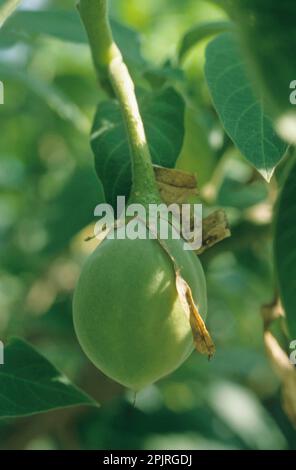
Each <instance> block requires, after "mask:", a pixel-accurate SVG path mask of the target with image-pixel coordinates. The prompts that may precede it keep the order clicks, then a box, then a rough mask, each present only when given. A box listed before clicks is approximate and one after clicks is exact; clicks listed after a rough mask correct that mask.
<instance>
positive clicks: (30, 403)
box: [0, 339, 98, 418]
mask: <svg viewBox="0 0 296 470" xmlns="http://www.w3.org/2000/svg"><path fill="white" fill-rule="evenodd" d="M74 405H92V406H98V404H97V403H96V402H95V401H94V400H93V399H92V398H90V397H89V396H87V395H86V394H85V393H83V392H82V391H81V390H79V389H78V388H76V387H75V386H74V385H72V384H71V383H70V381H69V380H68V379H67V378H66V377H65V376H64V375H63V374H61V372H59V371H58V370H57V369H56V368H55V367H54V366H53V365H52V364H51V363H50V362H48V360H47V359H45V358H44V357H43V356H41V355H40V354H39V353H38V352H37V351H36V350H35V349H34V348H32V347H31V346H30V345H29V344H28V343H26V342H25V341H23V340H21V339H13V340H12V341H11V342H10V343H9V344H8V346H7V347H6V348H5V350H4V365H0V418H8V417H17V416H26V415H32V414H35V413H42V412H45V411H49V410H53V409H57V408H64V407H69V406H74Z"/></svg>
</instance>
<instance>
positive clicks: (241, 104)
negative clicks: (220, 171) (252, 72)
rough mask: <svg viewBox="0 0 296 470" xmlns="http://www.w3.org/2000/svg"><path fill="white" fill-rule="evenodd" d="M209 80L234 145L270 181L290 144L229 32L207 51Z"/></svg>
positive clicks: (216, 104)
mask: <svg viewBox="0 0 296 470" xmlns="http://www.w3.org/2000/svg"><path fill="white" fill-rule="evenodd" d="M205 72H206V78H207V82H208V86H209V89H210V92H211V95H212V98H213V102H214V105H215V108H216V110H217V112H218V114H219V116H220V119H221V121H222V123H223V125H224V127H225V130H226V132H227V133H228V134H229V136H230V137H231V139H232V140H233V142H234V143H235V144H236V146H237V147H238V149H239V150H240V151H241V152H242V154H243V155H244V156H245V157H246V158H247V159H248V160H249V162H251V163H252V164H253V165H254V166H255V167H256V168H257V170H258V171H259V172H260V173H261V174H262V176H263V177H264V178H265V179H266V180H267V181H269V180H270V179H271V177H272V174H273V171H274V169H275V167H276V165H277V164H278V163H279V161H280V160H281V158H282V157H283V155H284V153H285V152H286V150H287V145H286V144H285V143H284V142H283V141H282V140H281V139H280V138H279V137H278V136H277V134H276V133H275V131H274V128H273V124H272V120H271V118H270V116H269V115H268V114H267V112H266V110H265V107H264V103H263V100H262V99H261V98H260V97H259V96H258V97H257V96H256V95H255V93H254V91H253V84H252V81H251V80H250V79H249V76H248V72H247V67H246V64H245V62H244V60H243V57H242V55H241V51H240V48H239V45H238V43H237V40H236V37H235V36H234V35H233V34H232V33H225V34H222V35H220V36H218V37H217V38H215V39H214V40H213V41H212V42H211V43H210V44H209V45H208V47H207V51H206V67H205Z"/></svg>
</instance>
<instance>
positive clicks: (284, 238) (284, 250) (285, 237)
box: [274, 163, 296, 338]
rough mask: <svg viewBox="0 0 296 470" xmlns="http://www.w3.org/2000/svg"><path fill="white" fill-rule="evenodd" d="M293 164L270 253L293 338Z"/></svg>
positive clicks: (295, 261)
mask: <svg viewBox="0 0 296 470" xmlns="http://www.w3.org/2000/svg"><path fill="white" fill-rule="evenodd" d="M295 220H296V163H294V164H293V167H292V169H291V171H290V173H289V174H288V177H287V179H286V181H285V184H284V186H283V189H282V192H281V195H280V198H279V203H278V207H277V214H276V224H275V241H274V253H275V263H276V269H277V276H278V282H279V288H280V295H281V300H282V303H283V306H284V309H285V312H286V316H287V321H288V326H289V330H290V333H291V337H292V338H296V301H295V299H296V297H295V292H296V245H295V240H296V224H295Z"/></svg>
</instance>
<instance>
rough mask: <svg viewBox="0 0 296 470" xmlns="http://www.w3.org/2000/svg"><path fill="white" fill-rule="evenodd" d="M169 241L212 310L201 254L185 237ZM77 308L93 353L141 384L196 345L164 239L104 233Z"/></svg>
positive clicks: (78, 324)
mask: <svg viewBox="0 0 296 470" xmlns="http://www.w3.org/2000/svg"><path fill="white" fill-rule="evenodd" d="M120 230H122V229H119V231H120ZM117 232H118V231H117ZM165 243H166V245H167V246H168V247H169V250H170V253H171V255H173V256H174V258H175V260H176V262H177V264H178V266H179V268H180V269H181V274H182V276H183V278H184V279H185V280H186V281H187V282H188V284H189V285H190V287H191V289H192V293H193V297H194V300H195V302H196V304H197V306H198V307H199V309H200V313H201V315H202V316H203V317H205V315H206V310H207V300H206V283H205V277H204V273H203V269H202V266H201V263H200V261H199V259H198V258H197V256H196V255H195V254H194V253H193V252H192V251H184V249H183V243H182V242H181V241H180V240H169V241H166V242H165ZM73 311H74V326H75V330H76V334H77V336H78V339H79V342H80V344H81V346H82V349H83V350H84V352H85V354H86V355H87V356H88V357H89V359H90V360H91V361H92V362H93V363H94V364H95V366H96V367H98V369H100V370H101V371H102V372H103V373H105V374H106V375H107V376H109V377H111V378H112V379H114V380H115V381H117V382H119V383H120V384H122V385H124V386H126V387H128V388H130V389H132V390H134V391H139V390H140V389H142V388H144V387H145V386H147V385H149V384H151V383H153V382H155V381H157V380H158V379H160V378H161V377H163V376H165V375H167V374H169V373H170V372H172V371H173V370H174V369H176V368H177V367H178V366H180V365H181V364H182V363H183V362H184V361H185V359H186V358H187V357H188V356H189V355H190V354H191V352H192V350H193V337H192V331H191V327H190V323H189V319H188V317H187V316H186V313H185V312H184V310H183V308H182V306H181V303H180V300H179V298H178V295H177V291H176V284H175V273H174V267H173V263H172V261H171V259H170V257H169V256H168V254H167V253H166V251H165V250H164V249H163V247H162V246H161V245H160V244H159V242H158V241H157V240H149V239H147V240H140V239H136V240H129V239H125V240H109V239H106V240H104V241H103V242H102V243H101V244H100V245H99V246H98V247H97V248H96V250H95V251H94V252H93V253H92V255H91V256H90V257H89V258H88V260H87V261H86V263H85V265H84V268H83V270H82V272H81V276H80V279H79V281H78V284H77V287H76V290H75V294H74V302H73Z"/></svg>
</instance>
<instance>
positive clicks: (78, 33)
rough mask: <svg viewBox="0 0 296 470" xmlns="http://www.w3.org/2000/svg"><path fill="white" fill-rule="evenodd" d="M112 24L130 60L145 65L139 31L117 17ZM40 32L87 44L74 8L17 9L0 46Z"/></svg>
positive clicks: (38, 34)
mask: <svg viewBox="0 0 296 470" xmlns="http://www.w3.org/2000/svg"><path fill="white" fill-rule="evenodd" d="M111 26H112V31H113V34H114V38H115V41H116V42H118V45H119V47H120V49H121V50H122V51H123V55H124V58H125V59H126V60H127V62H128V63H130V64H132V65H135V66H141V65H143V64H144V59H143V57H142V55H141V50H140V47H141V44H140V39H139V35H138V33H137V32H136V31H134V30H133V29H131V28H129V27H127V26H125V25H123V24H121V23H119V22H118V21H116V20H111ZM40 35H45V36H51V37H54V38H57V39H61V40H63V41H69V42H74V43H79V44H81V43H82V44H88V40H87V36H86V33H85V31H84V28H83V25H82V23H81V21H80V18H79V15H78V13H76V12H75V11H63V10H44V11H35V10H32V11H31V10H23V11H17V12H16V13H15V14H14V15H12V16H11V17H10V18H9V19H8V20H7V21H6V23H5V25H4V27H3V28H2V29H1V31H0V45H1V42H2V41H3V44H4V45H6V46H7V43H8V42H9V41H10V43H11V44H13V43H15V42H18V41H28V40H32V39H33V38H35V37H38V36H40Z"/></svg>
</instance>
